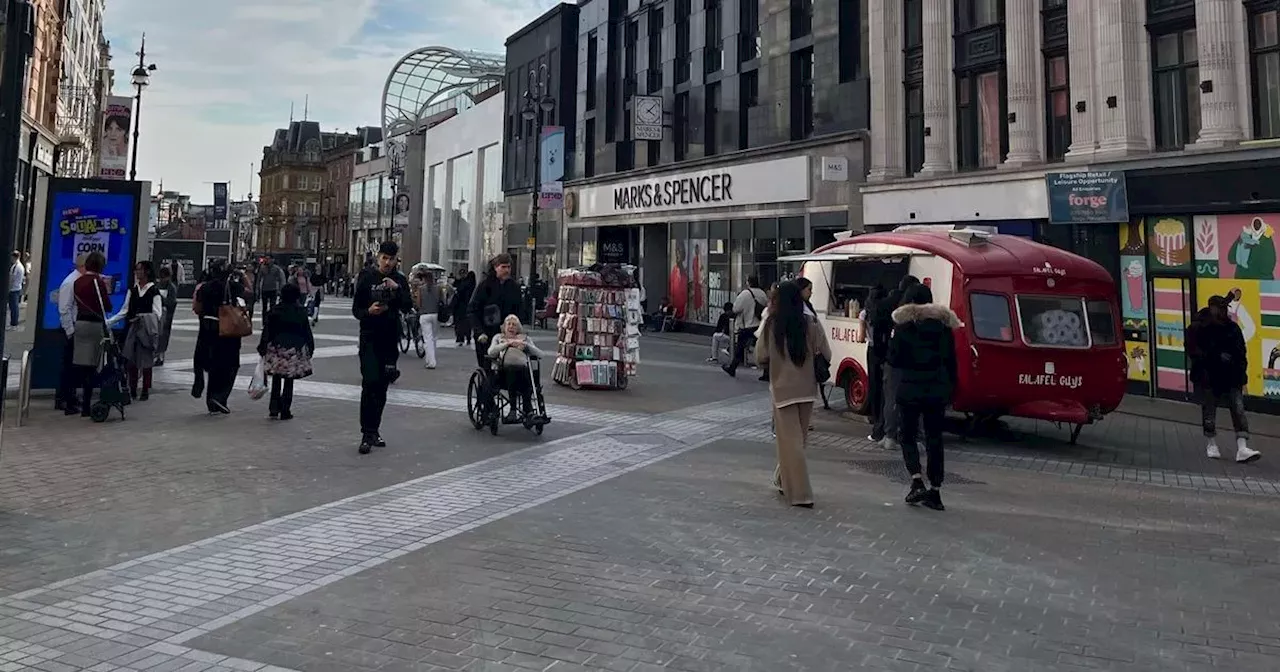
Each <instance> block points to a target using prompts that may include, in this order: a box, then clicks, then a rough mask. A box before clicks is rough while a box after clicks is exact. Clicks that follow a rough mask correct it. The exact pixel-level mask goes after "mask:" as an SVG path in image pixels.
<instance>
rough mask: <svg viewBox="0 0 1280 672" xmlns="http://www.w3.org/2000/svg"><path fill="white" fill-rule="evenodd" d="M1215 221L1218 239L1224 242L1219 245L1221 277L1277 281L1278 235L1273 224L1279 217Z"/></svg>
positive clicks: (1244, 216)
mask: <svg viewBox="0 0 1280 672" xmlns="http://www.w3.org/2000/svg"><path fill="white" fill-rule="evenodd" d="M1216 219H1217V220H1218V239H1219V240H1220V241H1222V242H1223V243H1224V244H1223V245H1220V246H1219V248H1220V249H1221V259H1220V262H1221V271H1220V273H1219V274H1218V277H1222V278H1238V279H1241V280H1275V279H1276V243H1275V233H1276V232H1275V228H1274V227H1273V226H1272V225H1271V224H1270V222H1280V215H1222V216H1219V217H1217V218H1216ZM1227 241H1230V242H1229V243H1228V242H1227ZM1228 272H1230V275H1228Z"/></svg>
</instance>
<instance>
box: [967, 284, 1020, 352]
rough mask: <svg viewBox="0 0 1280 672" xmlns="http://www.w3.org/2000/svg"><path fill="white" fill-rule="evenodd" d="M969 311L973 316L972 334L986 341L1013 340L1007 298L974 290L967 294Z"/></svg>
mask: <svg viewBox="0 0 1280 672" xmlns="http://www.w3.org/2000/svg"><path fill="white" fill-rule="evenodd" d="M969 312H970V313H972V317H973V335H974V336H977V337H978V338H981V339H983V340H987V341H1004V342H1005V343H1008V342H1009V341H1012V340H1013V321H1012V319H1010V317H1009V299H1007V298H1005V297H1003V296H1001V295H999V294H983V293H980V292H974V293H973V294H971V295H970V296H969Z"/></svg>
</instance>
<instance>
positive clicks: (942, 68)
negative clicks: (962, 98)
mask: <svg viewBox="0 0 1280 672" xmlns="http://www.w3.org/2000/svg"><path fill="white" fill-rule="evenodd" d="M951 4H952V3H951V0H924V12H923V13H924V21H923V22H922V23H923V28H924V34H923V36H924V129H925V138H924V166H923V167H922V168H921V169H920V174H921V175H940V174H944V173H949V172H951V171H952V167H953V166H954V165H955V161H954V160H953V159H954V157H953V156H952V153H951V128H952V126H953V125H954V118H955V101H954V100H952V96H951V89H952V84H953V81H952V80H953V79H954V77H953V76H952V74H951V51H952V49H954V48H955V47H954V40H952V39H951Z"/></svg>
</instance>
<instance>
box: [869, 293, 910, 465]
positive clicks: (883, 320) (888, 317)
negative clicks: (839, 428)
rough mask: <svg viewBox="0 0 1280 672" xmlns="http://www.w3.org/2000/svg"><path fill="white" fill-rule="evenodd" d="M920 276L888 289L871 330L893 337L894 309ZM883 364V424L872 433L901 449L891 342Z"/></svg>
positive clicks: (893, 446) (873, 429)
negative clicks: (891, 359) (890, 360)
mask: <svg viewBox="0 0 1280 672" xmlns="http://www.w3.org/2000/svg"><path fill="white" fill-rule="evenodd" d="M919 284H920V279H919V278H917V277H915V276H914V275H908V276H906V277H904V278H902V280H901V281H899V282H898V288H897V289H896V290H894V291H892V292H889V296H888V297H886V298H885V300H884V301H882V302H880V304H879V305H878V306H877V310H876V315H875V319H874V320H873V326H872V329H875V330H879V331H880V332H881V333H882V334H884V335H885V338H886V339H888V338H890V334H892V333H893V330H894V321H893V311H895V310H897V309H898V307H899V306H901V305H902V303H903V297H904V296H906V293H907V290H909V289H911V288H912V287H914V286H916V285H919ZM885 347H886V350H885V357H886V361H885V363H884V367H883V368H884V404H883V406H882V412H881V418H880V420H881V424H880V426H879V427H878V428H877V427H872V428H871V433H872V435H873V436H874V435H876V434H877V433H879V434H880V436H881V438H882V440H883V441H884V447H885V448H887V449H889V450H896V449H897V448H898V439H899V436H898V433H899V430H900V429H901V422H899V418H898V380H899V375H898V373H897V372H896V371H894V369H893V364H892V363H891V362H889V361H887V359H888V349H887V348H888V341H886V345H885Z"/></svg>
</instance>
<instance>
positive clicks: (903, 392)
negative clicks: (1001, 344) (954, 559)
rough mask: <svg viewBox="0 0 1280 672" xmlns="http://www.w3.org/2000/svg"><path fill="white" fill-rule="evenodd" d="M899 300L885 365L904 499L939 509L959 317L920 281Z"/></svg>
mask: <svg viewBox="0 0 1280 672" xmlns="http://www.w3.org/2000/svg"><path fill="white" fill-rule="evenodd" d="M903 299H904V301H903V305H902V306H901V307H899V308H898V309H897V310H894V311H893V324H894V327H893V338H891V339H890V340H889V358H888V359H889V366H892V367H893V369H894V371H895V373H897V374H898V376H899V379H898V386H897V388H898V389H897V403H898V422H899V424H898V429H899V432H900V438H901V441H900V442H901V444H902V457H903V459H904V460H905V461H906V463H907V471H908V472H909V473H910V474H911V490H910V491H909V492H908V493H907V498H906V499H907V503H908V504H924V505H925V506H927V507H929V508H931V509H935V510H938V511H941V510H943V508H944V507H943V506H942V495H941V494H940V493H939V488H941V487H942V475H943V471H942V467H943V458H942V425H943V420H944V417H945V414H946V410H947V404H949V403H950V402H951V393H952V391H953V390H954V389H955V384H956V348H955V337H954V336H953V335H952V332H951V330H952V329H955V328H956V327H958V326H960V320H959V319H958V318H957V317H956V314H955V313H953V312H951V309H950V308H948V307H946V306H944V305H941V304H937V303H934V302H933V292H932V291H931V290H930V289H929V288H928V287H926V286H924V285H916V286H914V287H911V288H910V289H908V290H907V291H906V294H905V296H904V297H903ZM921 421H923V423H924V442H925V451H926V452H927V453H928V458H929V470H928V475H929V485H930V486H932V487H930V488H928V489H926V488H925V485H924V480H923V478H921V475H920V448H919V446H918V445H917V443H916V436H917V429H918V428H919V426H920V422H921Z"/></svg>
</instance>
